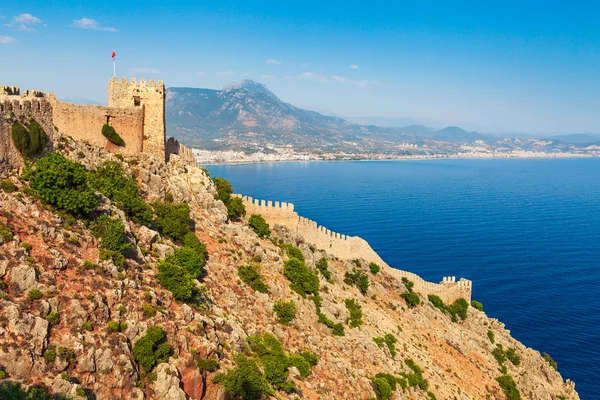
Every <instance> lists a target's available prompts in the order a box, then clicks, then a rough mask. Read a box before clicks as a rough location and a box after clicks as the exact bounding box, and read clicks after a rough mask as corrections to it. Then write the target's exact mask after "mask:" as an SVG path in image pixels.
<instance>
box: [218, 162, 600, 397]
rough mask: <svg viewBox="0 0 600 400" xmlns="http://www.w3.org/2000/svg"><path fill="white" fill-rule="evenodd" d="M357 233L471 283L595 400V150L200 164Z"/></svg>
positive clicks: (490, 310) (258, 194)
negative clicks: (501, 156)
mask: <svg viewBox="0 0 600 400" xmlns="http://www.w3.org/2000/svg"><path fill="white" fill-rule="evenodd" d="M208 169H209V171H210V173H211V175H212V176H221V177H224V178H227V179H229V180H230V181H231V183H232V184H233V187H234V189H235V191H236V193H242V194H244V195H250V196H252V197H255V198H259V199H266V200H276V201H287V202H292V203H294V205H295V209H296V211H297V212H298V213H299V214H300V215H302V216H304V217H307V218H309V219H312V220H314V221H317V222H318V223H319V224H322V225H324V226H326V227H327V228H329V229H331V230H332V231H335V232H340V233H344V234H348V235H356V236H361V237H362V238H364V239H366V240H367V241H368V242H369V243H370V244H371V246H372V247H373V249H374V250H375V251H377V252H378V253H379V255H380V256H381V257H382V258H383V259H384V260H385V261H386V262H387V263H388V264H389V265H390V266H392V267H394V268H400V269H404V270H407V271H412V272H415V273H417V274H419V275H420V276H422V277H423V278H425V279H427V280H430V281H434V282H439V281H440V280H441V278H442V276H447V275H455V276H456V277H457V279H458V278H459V277H465V278H468V279H471V280H473V298H474V299H476V300H479V301H481V302H482V303H483V305H484V310H485V312H486V313H487V315H488V316H490V317H494V318H498V319H499V320H500V321H502V322H504V323H505V324H506V326H507V328H508V329H510V330H511V332H512V335H513V336H514V337H515V338H516V339H518V340H520V341H521V342H523V343H524V344H525V345H527V346H529V347H532V348H534V349H536V350H539V351H545V352H548V353H549V354H550V355H551V356H552V357H553V358H554V360H555V361H557V362H558V369H559V371H560V372H561V373H562V375H563V377H564V378H565V379H566V378H570V379H572V380H573V381H575V383H576V386H575V388H576V390H577V391H578V392H579V394H580V396H581V398H582V399H598V398H600V360H599V356H600V159H508V160H429V161H381V162H379V161H378V162H305V163H273V164H251V165H229V166H210V167H208Z"/></svg>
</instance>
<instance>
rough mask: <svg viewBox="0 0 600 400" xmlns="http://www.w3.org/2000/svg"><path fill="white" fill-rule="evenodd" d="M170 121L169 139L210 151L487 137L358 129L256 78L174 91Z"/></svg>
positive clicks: (422, 129) (453, 131)
mask: <svg viewBox="0 0 600 400" xmlns="http://www.w3.org/2000/svg"><path fill="white" fill-rule="evenodd" d="M166 118H167V122H166V124H167V131H168V133H169V135H170V136H173V137H175V138H177V139H178V140H179V141H181V142H182V143H184V144H187V145H192V146H196V147H202V148H207V149H222V148H236V149H244V150H248V151H251V150H257V149H263V148H264V147H265V146H266V147H268V146H269V145H276V146H292V147H294V148H295V149H297V150H305V149H306V150H311V151H318V150H319V149H321V150H336V151H352V152H370V151H385V150H386V149H393V148H395V147H397V145H398V144H399V143H404V142H420V141H423V140H430V141H448V142H455V143H461V142H472V141H474V140H479V139H482V138H485V136H483V135H480V134H477V133H475V132H466V131H464V130H462V129H460V128H455V127H454V128H445V129H442V130H440V131H436V130H435V129H433V128H428V127H426V126H423V125H415V124H412V125H408V126H404V127H397V126H377V125H372V124H370V125H359V124H355V123H352V122H349V121H347V120H345V119H342V118H339V117H334V116H326V115H323V114H320V113H318V112H315V111H309V110H304V109H301V108H298V107H295V106H293V105H291V104H289V103H285V102H283V101H281V100H280V99H279V98H278V97H277V96H276V95H275V94H273V93H272V92H271V91H270V90H269V89H268V88H267V87H266V86H265V85H263V84H261V83H257V82H254V81H252V80H243V81H241V82H237V83H231V84H229V85H227V86H225V87H224V88H223V89H222V90H212V89H194V88H182V87H174V88H169V89H168V90H167V96H166ZM400 120H401V119H398V120H397V122H399V121H400ZM409 121H410V120H406V121H405V122H409Z"/></svg>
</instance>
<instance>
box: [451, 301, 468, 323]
mask: <svg viewBox="0 0 600 400" xmlns="http://www.w3.org/2000/svg"><path fill="white" fill-rule="evenodd" d="M447 309H448V312H449V313H450V316H451V318H452V322H456V321H457V318H456V316H457V315H458V316H459V317H460V319H462V320H465V319H467V311H468V310H469V303H467V301H466V300H465V299H463V298H460V299H456V300H455V301H454V303H452V304H451V305H449V306H448V307H447Z"/></svg>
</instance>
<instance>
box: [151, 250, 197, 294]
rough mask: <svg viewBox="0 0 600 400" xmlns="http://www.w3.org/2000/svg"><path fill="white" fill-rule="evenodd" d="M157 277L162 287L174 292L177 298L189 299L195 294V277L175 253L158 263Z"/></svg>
mask: <svg viewBox="0 0 600 400" xmlns="http://www.w3.org/2000/svg"><path fill="white" fill-rule="evenodd" d="M156 279H158V281H159V282H160V284H161V286H162V287H164V288H165V289H167V290H169V291H170V292H171V293H173V296H174V297H175V299H177V300H181V301H188V300H191V299H192V297H193V295H194V282H193V280H192V279H193V278H192V276H191V275H190V274H189V272H188V271H187V270H186V269H185V267H183V266H181V265H180V264H179V262H178V261H177V258H176V257H175V256H174V255H168V256H167V257H165V259H164V260H162V261H161V262H160V263H159V264H158V274H157V275H156Z"/></svg>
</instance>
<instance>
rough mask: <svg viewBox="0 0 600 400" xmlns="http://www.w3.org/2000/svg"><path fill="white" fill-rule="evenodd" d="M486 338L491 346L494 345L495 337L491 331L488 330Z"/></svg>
mask: <svg viewBox="0 0 600 400" xmlns="http://www.w3.org/2000/svg"><path fill="white" fill-rule="evenodd" d="M487 336H488V338H489V339H490V342H491V343H492V344H494V343H496V335H494V331H492V330H491V329H488V331H487Z"/></svg>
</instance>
